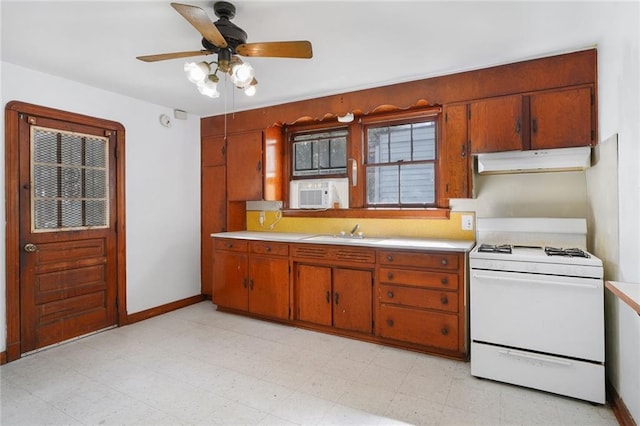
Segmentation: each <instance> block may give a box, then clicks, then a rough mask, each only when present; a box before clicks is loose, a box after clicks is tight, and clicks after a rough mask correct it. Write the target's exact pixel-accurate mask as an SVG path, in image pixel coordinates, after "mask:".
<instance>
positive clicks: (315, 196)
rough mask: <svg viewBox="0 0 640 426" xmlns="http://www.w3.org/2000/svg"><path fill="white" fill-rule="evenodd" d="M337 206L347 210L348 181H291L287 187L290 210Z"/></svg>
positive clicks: (345, 179)
mask: <svg viewBox="0 0 640 426" xmlns="http://www.w3.org/2000/svg"><path fill="white" fill-rule="evenodd" d="M334 205H338V206H339V208H341V209H347V208H349V181H348V179H347V178H337V179H300V180H293V181H291V184H290V186H289V207H290V208H292V209H330V208H333V207H334Z"/></svg>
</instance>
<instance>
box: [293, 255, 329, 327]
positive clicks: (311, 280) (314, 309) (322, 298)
mask: <svg viewBox="0 0 640 426" xmlns="http://www.w3.org/2000/svg"><path fill="white" fill-rule="evenodd" d="M296 306H297V310H298V312H297V319H299V320H300V321H307V322H311V323H314V324H320V325H327V326H330V325H331V268H330V267H326V266H314V265H298V267H297V277H296Z"/></svg>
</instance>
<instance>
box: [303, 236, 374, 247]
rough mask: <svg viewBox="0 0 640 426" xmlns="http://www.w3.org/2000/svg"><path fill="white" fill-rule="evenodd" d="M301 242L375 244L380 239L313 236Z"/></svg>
mask: <svg viewBox="0 0 640 426" xmlns="http://www.w3.org/2000/svg"><path fill="white" fill-rule="evenodd" d="M302 241H310V242H315V243H328V244H354V245H355V244H365V245H366V244H375V243H377V242H378V241H380V238H368V237H356V236H354V237H352V236H350V235H314V236H311V237H307V238H303V239H302Z"/></svg>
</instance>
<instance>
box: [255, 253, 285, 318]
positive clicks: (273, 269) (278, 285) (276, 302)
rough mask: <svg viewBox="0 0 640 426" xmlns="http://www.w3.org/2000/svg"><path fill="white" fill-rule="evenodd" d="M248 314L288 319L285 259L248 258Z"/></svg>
mask: <svg viewBox="0 0 640 426" xmlns="http://www.w3.org/2000/svg"><path fill="white" fill-rule="evenodd" d="M249 312H253V313H255V314H260V315H265V316H268V317H272V318H281V319H288V318H289V260H288V259H287V258H277V257H262V256H251V257H250V258H249Z"/></svg>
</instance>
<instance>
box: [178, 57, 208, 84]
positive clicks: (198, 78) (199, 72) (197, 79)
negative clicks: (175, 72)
mask: <svg viewBox="0 0 640 426" xmlns="http://www.w3.org/2000/svg"><path fill="white" fill-rule="evenodd" d="M184 72H185V73H187V78H188V79H189V81H190V82H192V83H194V84H199V83H202V82H204V81H205V80H206V79H207V76H208V75H209V73H210V72H211V66H210V65H209V64H208V63H206V62H198V63H196V62H185V64H184Z"/></svg>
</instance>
